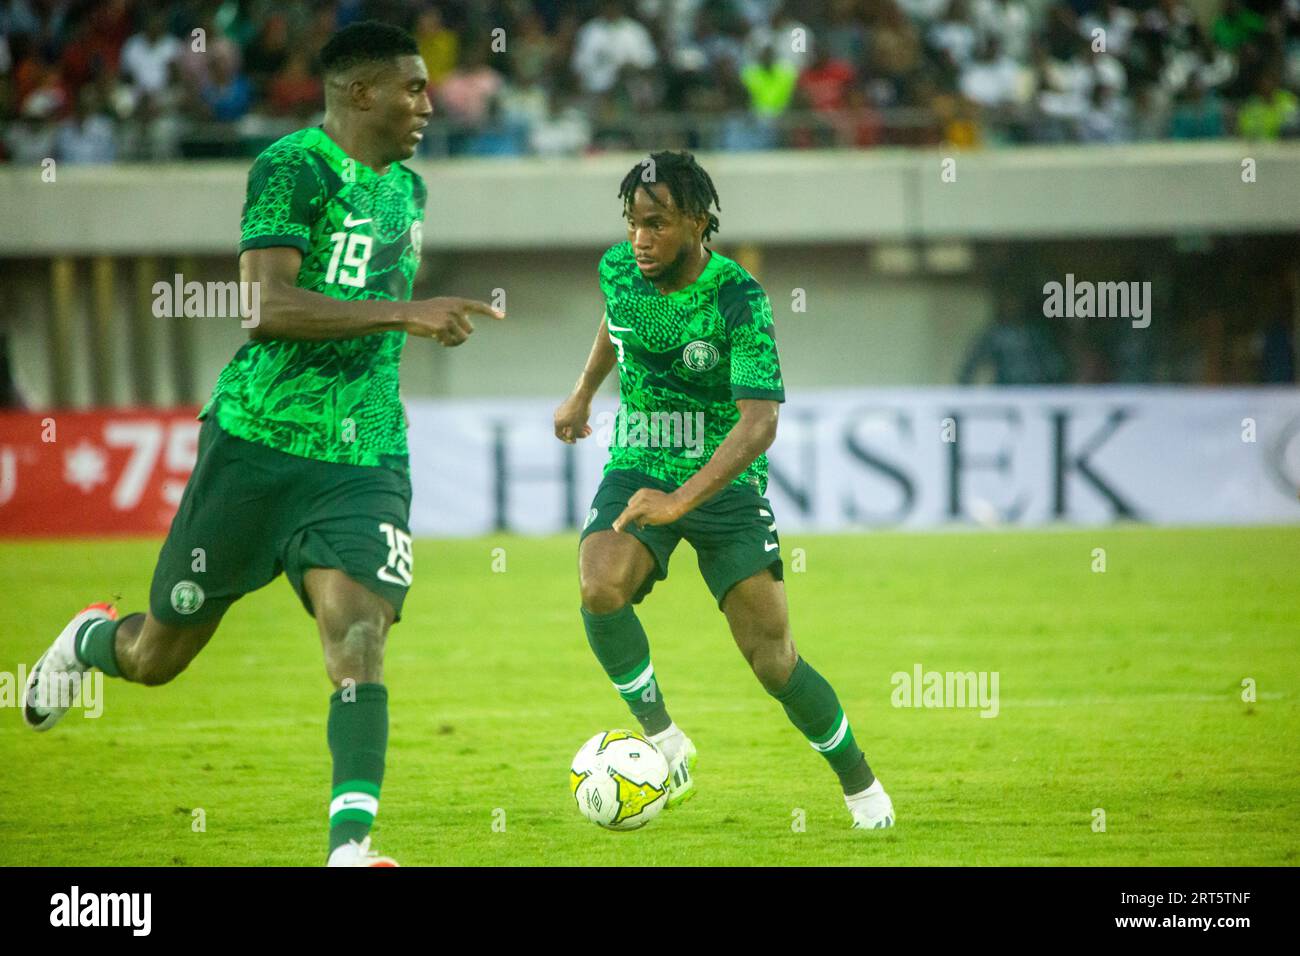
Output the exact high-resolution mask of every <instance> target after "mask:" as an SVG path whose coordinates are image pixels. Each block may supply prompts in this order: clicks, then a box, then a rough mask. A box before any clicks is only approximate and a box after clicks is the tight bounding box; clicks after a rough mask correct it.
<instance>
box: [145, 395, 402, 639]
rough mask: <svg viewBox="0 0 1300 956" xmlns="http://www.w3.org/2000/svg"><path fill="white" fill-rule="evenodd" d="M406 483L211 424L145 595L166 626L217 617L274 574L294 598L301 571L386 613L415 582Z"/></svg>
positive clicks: (383, 471) (388, 473) (398, 607)
mask: <svg viewBox="0 0 1300 956" xmlns="http://www.w3.org/2000/svg"><path fill="white" fill-rule="evenodd" d="M410 513H411V482H410V479H409V478H407V477H406V476H405V475H403V474H401V473H400V472H397V471H394V470H393V469H391V468H382V467H367V466H362V465H345V464H336V463H334V462H326V461H317V460H315V459H313V458H303V457H301V456H298V455H290V454H287V453H286V452H282V451H276V450H275V449H274V448H268V447H266V446H265V445H259V444H257V443H255V442H250V441H245V440H243V439H242V438H236V437H234V436H233V435H231V434H229V433H228V432H226V431H224V430H222V428H221V427H220V426H218V425H217V423H216V420H215V416H212V417H209V418H208V419H207V421H205V422H204V423H203V428H202V429H201V430H200V432H199V453H198V459H197V461H196V462H195V465H194V472H193V474H191V475H190V480H189V483H188V484H187V485H186V486H185V493H184V495H183V496H182V497H181V503H180V508H179V510H178V511H177V512H176V517H175V518H174V519H173V520H172V526H171V531H169V532H168V534H167V540H166V541H164V542H163V546H162V553H161V554H159V555H158V565H157V567H156V568H155V569H154V575H153V586H152V587H151V588H150V592H149V610H150V611H151V612H152V613H153V616H154V617H156V618H157V619H158V620H160V621H163V622H164V623H167V624H172V625H186V624H196V623H202V622H204V621H208V620H212V619H213V618H215V617H219V616H220V615H221V614H223V613H224V612H225V610H226V609H227V608H228V607H230V605H231V604H233V603H234V602H235V601H237V600H239V598H241V597H243V596H244V595H245V594H247V593H249V592H250V591H256V590H257V589H258V588H260V587H262V586H263V585H264V584H268V583H269V582H270V581H271V580H272V579H273V578H275V577H276V576H277V575H279V574H280V572H281V571H283V572H284V573H285V575H286V576H287V577H288V578H289V583H290V584H292V585H293V589H294V590H295V591H297V592H298V597H299V599H300V600H301V601H302V604H303V607H305V608H306V609H307V613H308V614H311V613H312V607H311V601H310V599H309V598H308V596H307V592H306V591H305V590H304V589H303V575H304V574H305V573H306V571H307V570H308V569H309V568H337V569H339V570H340V571H343V572H344V573H346V574H347V575H348V576H349V577H351V578H352V579H353V580H355V581H357V582H358V583H359V584H361V585H363V586H365V587H367V588H369V589H370V590H372V591H374V592H375V593H376V594H378V595H379V596H380V597H382V598H384V599H385V600H387V601H388V603H389V604H391V605H392V606H393V610H394V611H395V612H396V613H397V617H398V618H399V619H400V617H401V613H402V602H403V600H404V599H405V597H406V591H407V588H409V587H410V584H411V535H410Z"/></svg>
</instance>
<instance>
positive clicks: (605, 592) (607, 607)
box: [582, 578, 629, 614]
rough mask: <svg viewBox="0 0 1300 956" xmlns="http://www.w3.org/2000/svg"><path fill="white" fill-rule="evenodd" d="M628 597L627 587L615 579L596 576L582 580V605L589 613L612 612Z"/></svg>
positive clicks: (626, 600)
mask: <svg viewBox="0 0 1300 956" xmlns="http://www.w3.org/2000/svg"><path fill="white" fill-rule="evenodd" d="M628 599H629V595H628V593H627V589H626V588H625V587H623V586H621V585H620V584H619V582H617V581H611V580H608V579H604V578H596V579H593V580H589V581H583V582H582V606H583V607H585V608H586V609H587V612H588V613H590V614H613V613H614V612H615V611H617V610H618V609H619V608H621V607H622V606H623V605H624V604H626V603H627V602H628Z"/></svg>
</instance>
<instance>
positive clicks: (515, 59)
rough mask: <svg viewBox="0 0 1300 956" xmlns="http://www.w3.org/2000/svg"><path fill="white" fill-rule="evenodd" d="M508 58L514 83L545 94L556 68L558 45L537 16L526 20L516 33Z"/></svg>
mask: <svg viewBox="0 0 1300 956" xmlns="http://www.w3.org/2000/svg"><path fill="white" fill-rule="evenodd" d="M515 33H516V35H515V36H514V37H512V39H511V43H510V47H509V50H508V55H509V57H510V75H511V78H512V79H513V80H515V81H516V82H518V83H521V84H523V85H525V86H527V87H529V88H532V89H537V90H543V89H544V85H545V83H546V80H547V78H548V76H549V75H550V73H551V71H552V70H553V69H554V68H555V55H556V42H555V41H554V40H553V39H552V38H551V37H550V36H549V35H548V34H547V33H546V24H545V23H544V22H543V20H542V18H541V17H539V16H538V15H537V14H536V13H533V12H529V13H528V14H526V15H525V16H523V17H522V18H521V19H520V21H519V25H518V26H517V27H516V29H515Z"/></svg>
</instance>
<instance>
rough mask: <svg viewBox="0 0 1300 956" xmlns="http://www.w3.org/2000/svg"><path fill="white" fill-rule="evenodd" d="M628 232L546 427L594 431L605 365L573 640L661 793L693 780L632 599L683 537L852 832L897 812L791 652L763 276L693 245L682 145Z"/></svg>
mask: <svg viewBox="0 0 1300 956" xmlns="http://www.w3.org/2000/svg"><path fill="white" fill-rule="evenodd" d="M619 197H620V198H621V199H622V200H623V214H624V218H625V219H626V220H627V241H626V242H620V243H619V244H618V245H616V246H613V247H612V248H611V249H610V250H609V251H608V252H606V253H605V255H604V257H603V258H602V259H601V261H600V287H601V291H602V292H603V293H604V296H605V315H604V316H603V317H602V318H601V323H600V329H599V330H598V331H597V333H596V342H595V344H594V345H593V346H592V348H591V354H590V355H589V356H588V358H587V364H586V367H585V368H584V370H583V372H582V376H581V377H580V378H579V379H578V383H577V385H576V386H575V388H574V390H573V393H572V394H571V395H570V396H569V397H568V398H567V399H565V401H564V402H563V403H562V404H561V405H560V407H559V408H558V409H556V412H555V435H556V437H557V438H559V439H560V440H561V441H566V442H570V443H572V442H574V441H576V440H578V439H581V438H585V437H587V436H588V435H590V434H591V433H592V429H591V425H590V424H589V422H588V419H589V418H590V416H591V401H592V397H593V396H594V395H595V394H596V390H597V389H598V388H599V387H600V384H601V383H602V382H603V381H604V380H605V378H606V376H607V375H608V374H609V373H610V371H611V370H612V369H613V368H614V366H615V365H617V366H618V378H619V398H620V404H619V410H618V414H617V416H616V419H615V421H616V427H615V428H614V429H613V430H612V435H611V441H610V454H609V462H608V464H606V466H605V477H604V479H603V480H602V481H601V483H600V487H599V489H597V491H596V497H595V499H594V500H593V501H592V504H591V510H590V511H589V512H588V514H587V521H586V524H585V525H584V526H583V529H582V537H581V545H580V549H579V579H580V585H581V591H582V620H583V624H584V625H585V626H586V631H587V640H588V641H589V642H590V644H591V648H592V650H593V651H594V652H595V654H596V658H597V659H598V660H599V661H600V664H601V666H602V667H604V669H605V672H606V673H607V674H608V675H609V678H610V680H611V681H612V682H613V684H614V687H615V688H616V689H617V690H618V692H619V694H620V695H621V696H622V697H623V699H624V700H625V701H627V704H628V706H629V708H630V709H631V711H632V713H633V714H634V715H635V716H636V718H637V719H638V720H639V721H640V723H641V726H642V728H643V729H644V730H645V732H646V734H647V736H648V737H649V738H650V740H651V741H652V742H653V743H654V744H655V745H656V746H657V747H658V748H659V749H660V750H661V751H662V752H663V754H664V756H665V757H666V758H667V759H668V765H669V769H670V771H671V773H670V777H669V783H668V789H669V794H668V805H669V806H670V807H671V806H675V805H677V804H679V803H681V802H682V801H683V800H685V799H686V798H687V797H689V796H690V795H691V794H692V793H693V792H694V788H695V783H694V779H693V777H692V775H691V771H692V768H693V767H694V764H695V757H696V749H695V745H694V744H693V743H692V742H691V741H690V739H689V738H688V737H687V736H686V735H685V734H684V733H683V732H682V731H681V730H680V729H679V728H678V727H677V725H676V724H675V723H673V720H672V718H671V717H669V716H668V710H667V708H666V706H665V704H664V698H663V694H662V693H661V692H660V688H659V683H658V679H657V678H656V676H655V669H654V665H653V664H652V663H651V661H650V645H649V642H648V640H647V639H646V634H645V631H644V630H643V629H642V627H641V622H640V621H639V620H638V619H637V616H636V612H635V611H634V610H633V608H632V605H634V604H637V603H639V602H640V601H641V600H642V599H643V598H644V597H645V596H646V595H647V594H648V593H649V592H650V589H651V588H652V587H653V586H654V583H655V582H656V581H661V580H663V579H664V578H666V577H667V576H668V560H669V558H670V556H671V555H672V553H673V549H674V548H675V547H676V546H677V544H678V542H679V541H680V540H681V539H682V538H685V539H686V540H687V541H689V542H690V544H691V545H692V546H693V547H694V548H695V552H696V556H697V558H698V560H699V567H700V573H701V574H702V575H703V577H704V580H705V583H707V584H708V586H709V590H710V591H712V592H713V596H714V598H715V599H716V600H717V602H718V607H719V608H720V609H721V611H722V613H723V614H724V615H725V616H726V618H727V623H728V625H729V626H730V628H731V633H732V636H733V637H734V638H735V640H736V644H737V645H738V646H739V648H740V652H741V653H742V654H743V655H744V656H745V659H746V660H747V661H748V662H749V666H750V667H751V668H752V669H753V671H754V676H755V677H757V678H758V680H759V683H761V684H762V685H763V688H764V689H765V690H766V691H767V692H768V693H769V694H771V695H772V696H773V697H775V698H776V699H777V700H778V701H780V702H781V704H782V706H783V707H784V708H785V712H786V715H787V716H788V717H789V718H790V721H791V723H793V724H794V725H795V727H797V728H798V729H799V731H800V732H801V733H802V734H803V735H804V736H805V737H806V738H807V739H808V742H809V743H810V744H811V745H812V747H813V749H814V750H816V751H817V752H818V753H820V754H821V755H822V756H823V757H825V758H826V761H827V762H828V763H829V764H830V766H831V768H832V769H833V770H834V771H835V772H836V773H837V774H838V775H839V779H840V784H841V787H842V789H843V791H844V798H845V801H846V803H847V804H848V808H849V812H850V814H851V816H852V818H853V826H854V827H855V828H858V829H870V830H875V829H883V828H885V827H890V826H893V823H894V808H893V804H892V803H891V802H890V799H889V796H888V795H887V794H886V793H885V791H884V789H883V788H882V787H881V785H880V782H879V781H878V780H877V779H876V778H875V776H874V774H872V772H871V768H870V767H868V766H867V762H866V759H865V758H864V757H863V754H862V751H861V750H860V749H859V748H858V745H857V743H856V742H855V741H854V738H853V731H852V730H851V729H850V727H849V722H848V718H847V717H845V715H844V711H843V709H842V708H841V707H840V703H839V699H838V698H837V697H836V696H835V691H834V690H833V689H832V688H831V685H830V684H829V683H827V681H826V679H825V678H824V677H822V676H821V674H819V673H818V672H817V671H815V670H814V669H813V668H812V666H811V665H810V664H809V663H808V662H807V661H805V660H804V659H803V657H801V656H800V655H799V653H798V651H796V649H795V646H794V641H793V640H792V639H791V636H790V625H789V621H788V615H787V610H786V597H785V586H784V584H783V583H782V564H781V554H780V539H779V538H778V537H777V533H776V521H775V519H774V518H773V516H772V506H771V504H770V503H769V502H768V500H767V499H766V498H765V497H763V494H764V492H765V491H766V489H767V458H766V455H765V452H766V451H767V449H768V447H769V446H770V445H771V444H772V441H773V440H774V439H775V438H776V425H777V415H778V409H779V406H780V403H781V402H783V401H784V400H785V388H784V384H783V382H782V380H781V366H780V362H779V361H778V358H777V351H776V338H775V331H774V327H773V323H772V310H771V307H770V305H769V304H768V299H767V295H766V293H764V291H763V288H762V287H761V286H760V285H759V284H758V283H757V282H756V281H754V278H753V277H752V276H751V275H749V273H747V272H746V271H745V270H744V269H742V268H741V267H740V266H739V265H737V264H736V263H735V262H733V261H731V260H730V259H728V258H726V257H725V256H722V255H719V254H718V253H717V252H714V251H713V250H711V249H709V248H708V247H707V246H705V244H704V243H705V242H706V241H708V239H709V237H710V236H712V235H713V234H714V233H715V232H717V230H718V217H717V216H716V215H714V213H713V212H711V211H710V207H711V206H714V207H717V208H718V209H719V211H721V206H720V205H719V203H718V194H717V191H716V190H715V189H714V186H713V181H712V180H711V179H710V178H709V175H708V173H706V172H705V171H704V170H703V169H702V168H701V167H700V166H699V164H698V163H697V162H696V161H695V158H694V157H693V156H691V155H689V154H687V153H679V152H659V153H654V154H652V155H651V156H650V157H649V158H648V159H646V160H643V161H642V162H640V163H638V164H637V165H636V166H634V167H633V168H632V170H631V171H630V172H629V173H628V174H627V176H626V177H625V178H624V179H623V183H622V185H621V187H620V189H619Z"/></svg>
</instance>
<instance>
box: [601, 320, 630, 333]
mask: <svg viewBox="0 0 1300 956" xmlns="http://www.w3.org/2000/svg"><path fill="white" fill-rule="evenodd" d="M605 324H606V326H608V327H609V330H610V331H611V332H635V331H636V329H628V328H624V327H623V326H621V325H615V324H614V323H613V322H610V321H608V320H607V321H606V322H605Z"/></svg>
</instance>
